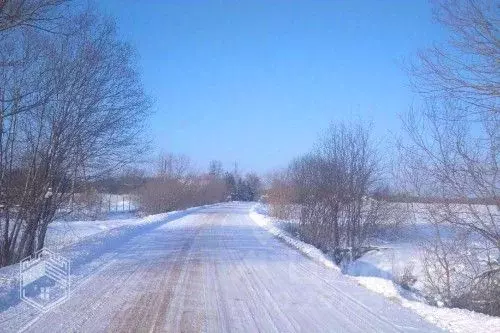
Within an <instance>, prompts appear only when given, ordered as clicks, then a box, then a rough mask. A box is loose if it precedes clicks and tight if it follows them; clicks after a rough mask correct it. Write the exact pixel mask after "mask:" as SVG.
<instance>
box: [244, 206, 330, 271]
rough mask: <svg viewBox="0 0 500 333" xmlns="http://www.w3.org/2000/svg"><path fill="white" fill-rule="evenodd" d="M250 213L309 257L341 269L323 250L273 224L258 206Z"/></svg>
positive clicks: (259, 222)
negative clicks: (259, 210) (259, 211)
mask: <svg viewBox="0 0 500 333" xmlns="http://www.w3.org/2000/svg"><path fill="white" fill-rule="evenodd" d="M249 215H250V218H251V219H252V220H254V221H255V223H257V224H258V225H259V226H261V227H263V228H264V229H266V230H267V231H269V232H270V233H271V234H273V235H274V236H276V237H278V238H279V239H281V240H283V241H285V242H286V243H287V244H290V245H291V246H293V247H295V248H296V249H298V250H299V251H301V252H302V253H304V254H305V255H306V256H308V257H309V258H311V259H313V260H316V261H318V262H319V263H321V264H323V265H325V266H326V267H328V268H332V269H335V270H338V271H340V270H339V268H338V267H337V266H336V265H335V264H334V263H333V262H332V261H331V260H330V259H328V258H327V257H326V256H325V254H324V253H323V252H321V250H319V249H317V248H316V247H314V246H312V245H310V244H307V243H304V242H302V241H301V240H298V239H297V238H294V237H292V236H290V235H289V234H288V233H287V232H285V231H283V230H281V229H279V228H277V227H275V226H273V223H272V222H271V220H270V219H269V217H267V216H265V215H263V214H260V213H258V212H257V211H256V207H254V208H252V210H251V211H250V214H249Z"/></svg>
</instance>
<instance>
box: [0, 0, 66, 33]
mask: <svg viewBox="0 0 500 333" xmlns="http://www.w3.org/2000/svg"><path fill="white" fill-rule="evenodd" d="M68 1H69V0H0V33H2V31H5V30H8V29H12V28H15V27H32V28H35V29H41V30H44V31H53V29H54V28H55V26H56V24H58V21H59V20H60V19H61V18H62V15H61V13H58V12H57V9H59V8H60V7H61V5H62V4H63V3H65V2H68Z"/></svg>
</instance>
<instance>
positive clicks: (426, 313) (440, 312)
mask: <svg viewBox="0 0 500 333" xmlns="http://www.w3.org/2000/svg"><path fill="white" fill-rule="evenodd" d="M353 279H355V280H356V281H357V282H358V283H359V284H360V285H362V286H364V287H365V288H368V289H370V290H372V291H374V292H376V293H379V294H382V295H384V296H385V297H387V298H390V299H391V300H393V301H395V302H397V303H400V304H401V305H402V306H404V307H406V308H409V309H411V310H413V311H415V312H416V313H418V314H419V315H420V316H422V317H423V318H425V319H426V320H427V321H429V322H431V323H433V324H435V325H436V326H438V327H440V328H442V329H445V330H447V331H450V332H454V333H477V332H492V333H493V332H500V318H498V317H492V316H488V315H485V314H482V313H476V312H473V311H469V310H464V309H450V308H438V307H435V306H431V305H428V304H425V303H423V302H418V301H411V300H408V299H407V298H405V297H403V296H402V291H401V290H400V289H399V288H398V287H397V286H396V285H394V283H393V282H392V281H390V280H386V279H383V278H378V277H366V276H358V277H353Z"/></svg>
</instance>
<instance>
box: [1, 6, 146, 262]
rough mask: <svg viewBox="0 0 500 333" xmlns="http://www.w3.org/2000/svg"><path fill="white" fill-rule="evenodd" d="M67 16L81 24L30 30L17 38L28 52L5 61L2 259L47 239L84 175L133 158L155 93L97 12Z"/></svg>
mask: <svg viewBox="0 0 500 333" xmlns="http://www.w3.org/2000/svg"><path fill="white" fill-rule="evenodd" d="M67 24H68V25H71V27H72V28H74V27H76V28H77V29H75V31H76V33H74V34H70V35H52V34H51V35H44V34H41V33H38V32H37V31H30V32H29V33H26V34H23V38H22V39H17V41H16V42H17V43H20V44H21V47H20V48H18V49H21V50H23V52H24V54H25V55H26V56H25V57H23V62H20V63H19V64H16V66H15V68H14V69H13V68H11V67H9V66H7V67H0V77H2V78H7V80H6V81H5V82H6V83H7V84H5V85H4V86H3V87H2V92H1V93H2V95H3V96H6V95H7V96H9V97H8V98H3V101H2V103H1V105H0V127H1V132H0V188H1V189H2V192H1V193H0V201H1V208H2V210H1V229H2V238H1V240H2V244H1V263H2V265H6V264H9V263H12V262H15V261H17V260H19V259H22V258H23V257H25V256H28V255H31V254H32V253H33V252H34V251H36V250H38V249H40V248H41V247H43V245H44V240H45V235H46V232H47V227H48V224H49V223H50V222H51V221H52V220H53V219H54V217H55V216H56V214H57V212H59V211H61V209H62V208H63V207H64V205H65V204H67V202H68V199H69V197H70V196H71V194H72V193H73V192H74V188H75V184H76V183H80V182H82V181H84V180H85V181H86V180H89V179H91V178H92V177H97V176H99V175H100V174H101V173H106V172H109V171H110V170H113V169H116V168H117V167H120V166H122V165H125V164H127V163H128V162H130V161H132V160H133V159H134V158H135V156H137V154H138V153H139V150H140V144H141V140H140V138H141V135H140V133H141V129H142V124H143V122H144V119H145V116H146V115H147V110H148V107H149V103H148V101H147V99H146V98H145V95H144V93H143V91H142V88H141V85H140V82H139V80H138V76H137V73H136V71H135V65H134V59H133V50H132V49H131V47H130V46H128V45H127V44H124V43H122V42H120V41H118V40H117V39H116V33H115V29H114V25H113V23H112V22H109V21H108V20H104V19H102V18H100V17H99V16H98V15H97V14H96V13H95V12H92V11H89V12H85V13H83V14H79V15H76V16H74V17H72V18H71V19H70V20H68V23H67ZM13 50H16V48H13ZM6 56H8V54H6ZM18 69H19V70H18Z"/></svg>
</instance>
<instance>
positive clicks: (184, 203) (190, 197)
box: [138, 154, 260, 213]
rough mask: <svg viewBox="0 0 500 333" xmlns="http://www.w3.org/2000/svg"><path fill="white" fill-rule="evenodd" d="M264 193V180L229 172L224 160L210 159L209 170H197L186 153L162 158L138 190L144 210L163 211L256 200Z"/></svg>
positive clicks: (254, 176) (151, 211)
mask: <svg viewBox="0 0 500 333" xmlns="http://www.w3.org/2000/svg"><path fill="white" fill-rule="evenodd" d="M259 195H260V179H259V177H258V176H256V175H254V174H247V175H246V176H245V177H244V178H242V177H240V176H239V174H238V173H237V171H233V172H226V171H224V170H223V168H222V163H221V162H220V161H216V160H214V161H212V162H210V166H209V170H208V172H197V171H196V170H195V168H193V166H192V163H191V160H190V159H189V157H188V156H186V155H176V154H165V155H163V156H161V157H160V159H159V163H158V171H157V173H156V175H154V176H152V177H149V178H148V179H147V180H146V181H145V183H144V184H143V185H142V186H141V187H140V188H139V190H138V198H139V201H140V206H141V209H142V210H144V211H145V212H148V213H163V212H168V211H172V210H178V209H185V208H188V207H193V206H200V205H206V204H212V203H217V202H223V201H229V200H242V201H253V200H257V199H258V196H259Z"/></svg>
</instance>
